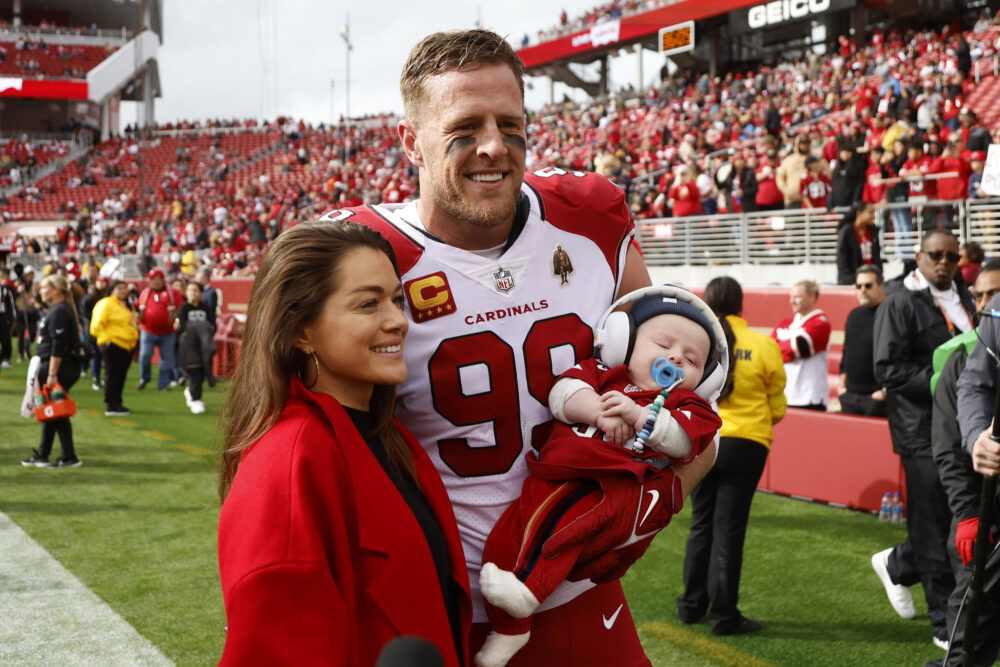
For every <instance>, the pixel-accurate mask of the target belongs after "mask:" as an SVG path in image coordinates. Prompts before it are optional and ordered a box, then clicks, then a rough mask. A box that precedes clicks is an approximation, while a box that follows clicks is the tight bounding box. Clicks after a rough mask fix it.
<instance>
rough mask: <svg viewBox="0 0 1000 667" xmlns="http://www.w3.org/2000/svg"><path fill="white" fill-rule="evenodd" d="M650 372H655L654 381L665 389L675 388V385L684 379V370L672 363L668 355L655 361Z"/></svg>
mask: <svg viewBox="0 0 1000 667" xmlns="http://www.w3.org/2000/svg"><path fill="white" fill-rule="evenodd" d="M650 372H651V373H652V374H653V382H655V383H656V384H658V385H660V386H661V387H663V388H664V389H668V388H673V387H674V385H676V384H678V383H680V382H683V381H684V371H682V370H681V369H680V368H678V367H677V366H674V365H673V364H672V363H670V360H669V359H667V358H666V357H660V358H658V359H657V360H656V361H654V362H653V368H652V369H651V370H650Z"/></svg>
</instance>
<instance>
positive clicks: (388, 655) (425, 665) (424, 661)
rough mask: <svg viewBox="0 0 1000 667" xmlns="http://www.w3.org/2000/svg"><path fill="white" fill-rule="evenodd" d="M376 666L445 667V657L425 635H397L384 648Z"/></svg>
mask: <svg viewBox="0 0 1000 667" xmlns="http://www.w3.org/2000/svg"><path fill="white" fill-rule="evenodd" d="M375 667H444V658H443V657H441V652H440V651H438V650H437V648H436V647H435V646H434V644H432V643H430V642H429V641H427V640H426V639H424V638H423V637H396V638H395V639H393V640H392V641H390V642H389V643H388V644H386V645H385V648H383V649H382V652H381V653H380V654H379V656H378V662H376V663H375Z"/></svg>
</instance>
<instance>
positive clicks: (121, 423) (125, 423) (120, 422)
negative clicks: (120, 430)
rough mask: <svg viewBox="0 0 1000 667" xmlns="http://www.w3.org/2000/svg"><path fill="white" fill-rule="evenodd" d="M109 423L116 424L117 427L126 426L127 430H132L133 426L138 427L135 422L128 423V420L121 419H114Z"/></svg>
mask: <svg viewBox="0 0 1000 667" xmlns="http://www.w3.org/2000/svg"><path fill="white" fill-rule="evenodd" d="M100 414H104V413H103V412H102V413H100ZM110 421H111V423H112V424H118V425H119V426H128V427H129V428H133V427H135V426H138V424H136V423H135V422H130V421H129V420H127V419H122V418H121V417H114V418H112V419H111V420H110Z"/></svg>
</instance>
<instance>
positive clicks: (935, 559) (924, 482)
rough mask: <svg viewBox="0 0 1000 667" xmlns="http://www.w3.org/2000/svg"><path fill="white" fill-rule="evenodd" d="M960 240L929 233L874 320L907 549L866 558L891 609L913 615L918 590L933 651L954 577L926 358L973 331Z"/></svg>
mask: <svg viewBox="0 0 1000 667" xmlns="http://www.w3.org/2000/svg"><path fill="white" fill-rule="evenodd" d="M958 259H959V253H958V239H956V238H955V236H954V235H952V234H951V233H950V232H947V231H944V230H939V229H935V230H932V231H930V232H928V233H927V234H926V235H925V236H924V238H923V240H922V241H921V244H920V252H918V253H917V268H916V270H914V271H913V272H912V273H910V274H907V275H905V276H904V277H903V278H902V279H901V280H897V283H898V284H897V285H896V286H895V289H890V290H887V292H888V296H887V297H886V299H885V301H884V302H883V303H882V305H880V306H879V308H878V311H877V312H876V314H875V351H874V362H875V380H876V381H877V382H879V383H880V384H881V385H882V386H883V387H885V388H886V392H887V394H886V414H887V416H888V418H889V432H890V435H891V436H892V446H893V450H894V451H895V452H896V453H897V454H898V455H899V457H900V459H901V461H902V464H903V472H904V474H905V476H906V505H907V517H906V528H907V538H906V541H905V542H903V543H901V544H897V545H896V546H895V547H892V548H889V549H886V550H884V551H881V552H879V553H876V554H875V555H873V556H872V567H873V568H874V569H875V572H876V574H878V576H879V579H881V580H882V584H883V586H884V587H885V590H886V594H887V595H888V597H889V601H890V602H891V603H892V605H893V608H894V609H895V610H896V613H898V614H899V615H900V616H902V617H903V618H912V617H913V615H914V613H915V612H914V608H913V598H912V595H911V594H910V590H909V587H910V586H912V585H913V584H915V583H917V582H920V583H922V584H923V588H924V597H925V598H926V600H927V607H928V612H927V615H928V616H929V617H930V621H931V627H932V630H933V632H934V638H933V639H934V644H935V645H937V646H939V647H942V648H943V647H945V646H946V645H947V640H948V627H947V619H946V614H947V607H948V596H949V595H950V594H951V592H952V590H954V588H955V577H954V575H953V574H952V571H951V567H950V566H949V562H948V551H947V548H946V547H945V543H946V541H947V539H948V530H949V527H950V525H951V513H950V512H949V510H948V501H947V498H946V497H945V493H944V489H943V488H942V486H941V480H940V478H939V477H938V472H937V467H936V466H935V465H934V459H933V458H932V452H931V407H932V400H931V391H930V378H931V370H932V367H931V357H932V355H933V352H934V350H935V349H936V348H937V347H938V346H939V345H941V343H943V342H945V341H946V340H948V339H949V338H951V337H952V336H954V335H956V334H957V333H959V332H965V331H969V330H971V329H972V328H973V327H974V326H975V323H976V322H975V320H976V315H975V306H974V304H973V303H972V297H971V296H970V295H969V293H968V291H967V290H965V289H964V288H962V289H960V288H959V287H957V286H956V284H955V282H954V281H955V275H956V273H957V272H958Z"/></svg>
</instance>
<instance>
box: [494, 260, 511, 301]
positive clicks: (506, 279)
mask: <svg viewBox="0 0 1000 667" xmlns="http://www.w3.org/2000/svg"><path fill="white" fill-rule="evenodd" d="M493 284H494V285H496V288H497V289H498V290H500V291H501V292H503V293H504V294H506V293H507V292H509V291H511V290H512V289H514V274H513V273H511V272H510V271H508V270H507V269H505V268H503V267H502V266H501V267H500V268H498V269H497V270H496V271H494V272H493Z"/></svg>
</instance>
